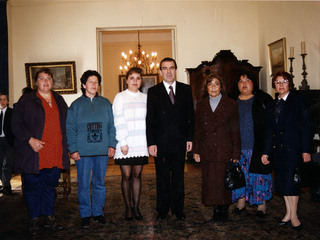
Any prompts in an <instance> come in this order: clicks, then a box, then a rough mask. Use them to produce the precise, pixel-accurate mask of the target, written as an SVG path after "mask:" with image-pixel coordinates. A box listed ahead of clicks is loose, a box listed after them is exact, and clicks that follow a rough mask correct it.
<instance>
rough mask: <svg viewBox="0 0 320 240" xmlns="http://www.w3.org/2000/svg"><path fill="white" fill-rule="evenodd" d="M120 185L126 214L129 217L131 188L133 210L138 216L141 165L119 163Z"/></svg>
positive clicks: (130, 212)
mask: <svg viewBox="0 0 320 240" xmlns="http://www.w3.org/2000/svg"><path fill="white" fill-rule="evenodd" d="M120 169H121V175H122V181H121V187H122V194H123V198H124V202H125V204H126V216H127V217H131V214H132V211H131V188H132V200H133V209H132V210H133V212H134V214H135V215H136V216H140V211H139V200H140V192H141V172H142V169H143V165H134V166H130V165H121V166H120Z"/></svg>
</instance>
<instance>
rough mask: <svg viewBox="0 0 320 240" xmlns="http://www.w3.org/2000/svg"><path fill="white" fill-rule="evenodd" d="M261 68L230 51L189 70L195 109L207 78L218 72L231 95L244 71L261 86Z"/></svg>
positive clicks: (188, 158)
mask: <svg viewBox="0 0 320 240" xmlns="http://www.w3.org/2000/svg"><path fill="white" fill-rule="evenodd" d="M261 68H262V67H254V66H252V65H251V64H250V63H248V60H241V61H240V60H238V59H237V58H236V56H235V55H234V54H233V53H232V52H231V51H230V50H221V51H220V52H218V53H217V54H216V56H215V57H214V58H213V60H212V61H211V62H208V61H203V62H201V64H200V65H199V66H198V67H196V68H187V69H186V70H187V72H188V76H189V83H190V86H191V89H192V96H193V105H194V109H196V106H197V103H198V102H199V100H201V96H200V94H201V90H202V88H203V87H204V84H205V82H204V81H205V78H206V76H208V75H210V74H211V73H213V72H216V71H217V72H218V73H219V75H220V76H221V77H222V80H223V84H224V87H225V91H226V93H227V94H230V93H231V92H232V91H233V88H234V83H235V81H236V80H237V78H238V77H239V74H240V72H242V71H250V72H251V73H252V74H253V75H254V76H255V78H256V81H257V85H258V86H259V71H260V69H261ZM236 87H237V86H236ZM187 162H188V163H194V160H193V157H192V153H191V152H190V153H188V154H187Z"/></svg>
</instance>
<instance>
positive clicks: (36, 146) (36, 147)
mask: <svg viewBox="0 0 320 240" xmlns="http://www.w3.org/2000/svg"><path fill="white" fill-rule="evenodd" d="M29 144H30V146H31V148H32V149H33V151H35V152H39V151H40V150H41V149H42V148H43V145H44V144H45V142H42V141H40V140H39V139H35V138H33V137H31V138H30V140H29Z"/></svg>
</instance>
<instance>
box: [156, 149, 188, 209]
mask: <svg viewBox="0 0 320 240" xmlns="http://www.w3.org/2000/svg"><path fill="white" fill-rule="evenodd" d="M184 164H185V152H180V153H160V154H159V153H158V157H156V158H155V165H156V175H157V212H158V213H161V214H167V213H168V212H169V210H170V208H171V212H172V214H179V213H182V212H183V207H184Z"/></svg>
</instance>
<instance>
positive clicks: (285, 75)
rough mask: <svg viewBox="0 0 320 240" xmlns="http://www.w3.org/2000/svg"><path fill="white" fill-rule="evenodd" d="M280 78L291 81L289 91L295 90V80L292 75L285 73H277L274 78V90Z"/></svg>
mask: <svg viewBox="0 0 320 240" xmlns="http://www.w3.org/2000/svg"><path fill="white" fill-rule="evenodd" d="M278 77H283V79H286V80H288V81H289V89H290V90H293V89H294V83H293V79H292V76H291V74H290V73H288V72H285V71H279V72H277V73H275V74H274V75H273V77H272V88H274V89H275V88H276V85H275V82H276V80H277V78H278Z"/></svg>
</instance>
